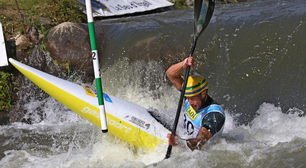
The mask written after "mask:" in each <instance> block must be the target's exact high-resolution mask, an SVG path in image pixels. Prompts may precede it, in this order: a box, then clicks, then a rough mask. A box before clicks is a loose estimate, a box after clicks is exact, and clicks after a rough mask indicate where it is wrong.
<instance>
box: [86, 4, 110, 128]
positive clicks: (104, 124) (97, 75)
mask: <svg viewBox="0 0 306 168" xmlns="http://www.w3.org/2000/svg"><path fill="white" fill-rule="evenodd" d="M86 11H87V20H88V29H89V36H90V44H91V53H92V55H91V56H92V60H93V67H94V74H95V80H96V87H97V94H98V101H99V110H100V121H101V129H102V132H103V133H107V132H108V129H107V121H106V115H105V107H104V100H103V92H102V83H101V75H100V66H99V57H98V50H97V46H96V37H95V27H94V21H93V16H92V8H91V0H86Z"/></svg>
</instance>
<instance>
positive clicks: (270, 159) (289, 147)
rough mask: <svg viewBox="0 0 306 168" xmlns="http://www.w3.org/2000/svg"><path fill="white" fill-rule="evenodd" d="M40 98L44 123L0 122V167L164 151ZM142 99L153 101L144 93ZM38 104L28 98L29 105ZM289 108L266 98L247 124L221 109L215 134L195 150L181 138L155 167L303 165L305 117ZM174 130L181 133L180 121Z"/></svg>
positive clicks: (82, 162)
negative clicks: (0, 154)
mask: <svg viewBox="0 0 306 168" xmlns="http://www.w3.org/2000/svg"><path fill="white" fill-rule="evenodd" d="M133 94H134V93H133ZM144 99H146V98H144ZM44 101H46V102H47V106H45V109H44V110H45V111H46V113H47V116H46V119H45V120H44V121H43V122H40V123H37V124H33V125H27V124H22V123H13V124H12V125H10V126H1V129H0V130H1V131H0V137H1V139H3V142H2V143H1V146H2V147H4V148H8V149H7V150H5V152H4V154H5V157H4V158H2V159H1V161H0V165H1V166H0V167H4V168H17V167H18V168H19V167H31V168H32V167H35V168H55V167H73V168H83V167H145V165H146V164H150V163H154V162H158V161H159V160H160V158H163V156H165V148H166V147H167V146H162V147H160V148H157V149H156V151H151V152H148V151H142V150H141V149H135V148H134V147H132V146H130V145H128V144H126V143H125V142H122V141H121V140H119V139H117V138H116V137H114V136H112V135H110V134H103V135H102V133H101V131H100V130H99V129H98V128H97V127H96V126H94V125H92V124H91V123H90V122H88V121H86V120H85V119H82V118H81V117H79V116H78V115H76V114H75V113H74V112H72V111H70V110H69V109H66V107H63V106H62V105H61V104H59V103H58V102H57V101H55V100H54V99H53V98H49V99H47V100H44ZM143 101H144V102H151V101H152V100H151V99H150V97H149V98H148V99H147V100H143ZM164 103H165V102H163V101H162V100H160V99H159V100H156V101H154V102H153V103H152V104H151V105H150V104H147V105H148V106H155V105H156V104H159V105H160V106H163V105H164ZM37 104H38V102H36V101H33V102H32V103H30V104H29V105H28V108H29V109H31V107H34V106H37ZM174 104H175V103H174ZM225 110H226V108H225ZM291 111H295V112H296V113H295V114H284V113H283V112H282V109H281V108H279V107H277V106H275V105H273V104H271V103H262V105H261V106H260V107H259V108H258V110H257V114H258V116H257V117H256V118H255V119H254V120H253V121H252V122H251V123H250V125H247V126H245V125H240V126H238V125H237V124H235V122H234V120H235V117H237V116H232V115H230V113H231V112H229V111H226V114H227V119H226V123H225V129H224V132H223V135H222V137H221V138H220V139H217V140H215V141H213V142H211V143H209V144H207V145H205V147H204V149H202V150H201V151H195V152H191V151H189V150H188V148H187V147H186V146H185V144H184V143H183V141H182V142H180V145H179V147H175V148H173V150H172V154H171V157H170V158H169V159H167V160H164V161H162V162H161V163H158V164H157V167H257V166H259V167H266V166H267V167H279V166H280V167H291V166H293V167H296V166H297V165H304V164H305V161H304V159H302V156H304V155H303V154H305V149H306V140H305V139H306V132H305V130H306V123H305V122H303V120H305V118H304V117H299V116H298V114H299V113H298V112H299V110H298V109H295V108H292V109H291ZM175 112H176V110H175V109H169V108H167V109H164V110H161V111H160V113H168V115H167V114H165V116H164V117H165V118H166V120H168V121H172V120H173V118H174V114H175ZM169 114H171V115H169ZM178 132H179V133H180V132H182V123H180V125H179V127H178ZM1 141H2V140H1ZM151 167H153V166H151Z"/></svg>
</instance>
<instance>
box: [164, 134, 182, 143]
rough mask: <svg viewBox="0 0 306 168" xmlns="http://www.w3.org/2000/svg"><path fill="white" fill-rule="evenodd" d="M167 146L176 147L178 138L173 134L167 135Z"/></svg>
mask: <svg viewBox="0 0 306 168" xmlns="http://www.w3.org/2000/svg"><path fill="white" fill-rule="evenodd" d="M167 138H168V142H169V145H171V146H177V144H178V139H179V138H178V136H177V135H173V134H167Z"/></svg>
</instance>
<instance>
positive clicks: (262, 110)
mask: <svg viewBox="0 0 306 168" xmlns="http://www.w3.org/2000/svg"><path fill="white" fill-rule="evenodd" d="M305 9H306V1H305V0H270V1H264V0H254V1H249V2H245V3H237V4H226V5H217V6H216V8H215V12H214V15H213V17H212V20H211V22H210V24H209V25H208V27H207V28H206V30H205V31H204V33H203V34H202V35H201V37H200V39H199V41H198V44H197V48H196V51H195V53H194V57H195V58H196V60H197V63H196V67H195V68H194V69H193V70H192V71H191V74H200V75H203V76H204V77H206V78H207V81H208V83H209V94H210V95H211V96H212V97H213V98H214V99H215V100H216V101H218V102H219V103H220V104H221V105H222V106H223V108H224V109H225V111H226V114H227V119H226V123H225V128H224V131H223V135H222V137H221V138H219V139H216V140H215V141H213V142H211V143H209V144H206V145H205V146H204V148H203V149H202V150H201V151H195V152H191V151H189V150H188V149H187V147H186V146H185V145H184V143H183V142H180V145H179V147H175V148H174V149H173V150H172V154H171V157H170V158H169V159H167V160H164V161H162V162H160V163H158V164H157V165H156V167H235V168H237V167H275V168H279V167H306V160H305V157H306V131H305V130H306V122H305V120H306V118H305V116H304V113H305V111H306V106H305V104H306V101H305V100H306V99H305V95H306V78H305V77H304V76H306V57H305V54H306V49H305V46H306V24H305V22H306V11H305ZM192 22H193V10H192V9H187V10H172V11H167V12H163V13H159V14H150V15H142V16H134V17H127V18H119V19H106V20H102V21H97V22H96V25H99V26H103V27H104V28H105V31H106V34H107V39H108V40H107V44H105V48H104V52H103V53H101V55H102V59H101V62H102V80H103V90H104V91H105V92H106V93H107V94H111V95H114V96H117V97H120V98H123V99H126V100H128V101H131V102H134V103H136V104H139V105H141V106H143V107H145V108H149V109H151V110H153V111H155V112H156V113H159V115H160V116H162V118H163V119H164V120H165V121H166V122H168V123H169V124H172V123H173V120H174V117H175V113H176V108H177V104H178V100H179V96H180V93H178V92H177V91H176V90H175V89H174V87H172V86H171V85H170V84H169V81H168V80H167V78H166V76H165V71H166V69H167V68H168V67H169V66H170V65H171V64H173V63H176V62H178V61H181V60H183V59H184V58H185V57H186V56H187V55H188V53H189V50H190V47H191V42H192V41H191V40H192V33H193V25H192ZM136 51H137V52H136ZM42 104H44V105H43V106H42ZM38 106H42V107H41V109H43V110H44V111H45V113H46V115H45V119H44V120H43V121H40V122H37V123H34V124H32V125H28V124H23V123H13V124H11V125H8V126H1V129H0V142H1V149H0V159H1V160H0V167H4V168H17V167H18V168H19V167H31V168H32V167H35V168H47V167H48V168H53V167H73V168H83V167H145V166H146V164H150V163H153V162H157V161H159V158H160V156H164V155H165V153H164V151H165V150H164V149H161V148H164V147H160V148H157V149H156V150H155V151H143V150H141V149H137V148H134V147H132V146H130V145H128V144H126V143H125V142H122V141H120V140H119V139H117V138H116V137H113V136H112V135H110V134H103V135H102V133H101V131H100V130H99V129H98V128H97V127H96V126H94V125H92V124H91V123H90V122H88V121H86V120H85V119H82V118H81V117H79V116H78V115H76V114H75V113H73V112H72V111H70V110H69V109H67V108H66V107H64V106H62V105H61V104H60V103H58V102H57V101H56V100H54V99H53V98H47V99H44V100H37V99H35V98H34V97H33V98H32V101H31V103H29V104H27V106H26V107H25V108H27V110H28V111H29V112H31V115H28V116H26V117H35V115H34V114H35V111H33V109H36V108H37V107H38ZM31 110H32V111H31ZM34 121H35V119H34ZM181 130H182V122H181V121H180V122H179V126H178V132H180V131H181ZM151 167H153V166H151Z"/></svg>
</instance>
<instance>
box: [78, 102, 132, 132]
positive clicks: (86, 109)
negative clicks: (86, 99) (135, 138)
mask: <svg viewBox="0 0 306 168" xmlns="http://www.w3.org/2000/svg"><path fill="white" fill-rule="evenodd" d="M81 112H82V113H88V114H91V115H94V116H95V117H97V118H100V113H99V112H97V111H95V110H92V109H90V108H89V107H84V108H83V109H82V110H81ZM106 120H107V125H113V126H114V127H115V128H118V129H120V130H121V129H123V130H125V131H124V132H126V133H130V132H131V130H132V128H131V127H127V126H125V125H123V124H121V121H119V122H117V121H115V120H112V119H110V118H109V117H106Z"/></svg>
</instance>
